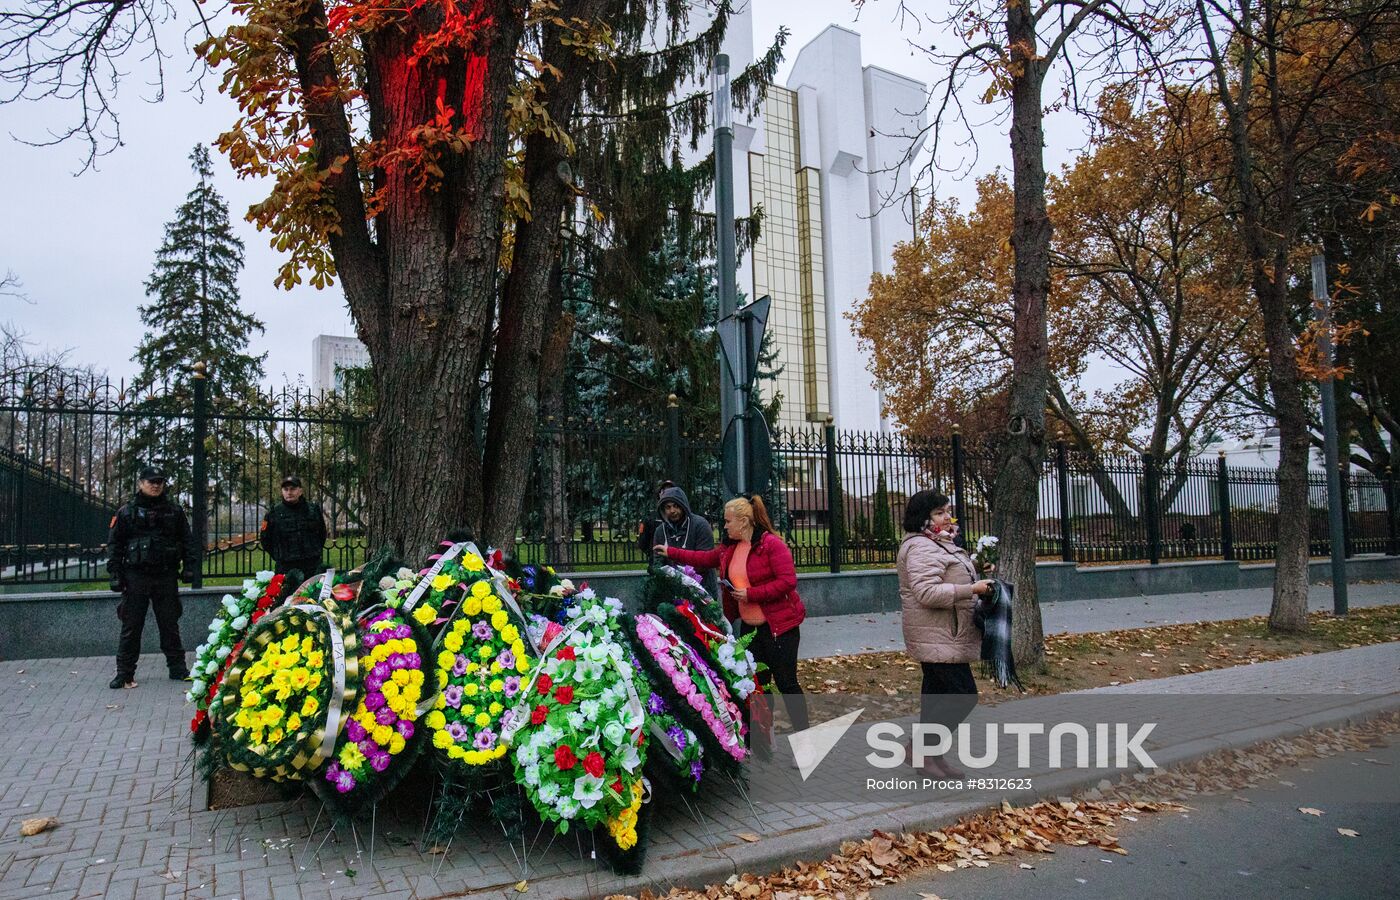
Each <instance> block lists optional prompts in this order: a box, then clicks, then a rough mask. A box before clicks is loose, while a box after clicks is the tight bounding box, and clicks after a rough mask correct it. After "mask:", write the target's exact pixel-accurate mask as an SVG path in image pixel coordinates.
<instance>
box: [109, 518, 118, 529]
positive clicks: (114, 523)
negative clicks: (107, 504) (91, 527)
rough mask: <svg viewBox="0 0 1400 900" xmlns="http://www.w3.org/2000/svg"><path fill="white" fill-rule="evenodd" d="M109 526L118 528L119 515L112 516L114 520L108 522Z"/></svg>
mask: <svg viewBox="0 0 1400 900" xmlns="http://www.w3.org/2000/svg"><path fill="white" fill-rule="evenodd" d="M107 527H108V528H116V527H117V517H116V516H112V521H110V522H108V523H107Z"/></svg>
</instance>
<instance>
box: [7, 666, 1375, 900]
mask: <svg viewBox="0 0 1400 900" xmlns="http://www.w3.org/2000/svg"><path fill="white" fill-rule="evenodd" d="M160 662H161V661H160V659H159V658H156V657H151V658H146V659H143V660H142V667H141V673H142V674H143V676H144V677H143V678H142V679H141V685H140V687H139V688H137V689H135V690H129V691H112V690H108V689H107V687H106V682H107V680H108V678H110V676H111V660H109V659H107V658H83V659H50V660H14V661H6V662H0V685H4V687H5V688H7V689H8V690H9V696H10V697H11V702H10V704H9V708H10V714H9V722H8V727H7V728H5V729H4V730H3V732H0V828H3V832H0V898H19V897H74V898H77V897H114V898H115V897H122V898H127V897H132V898H163V897H190V898H215V897H217V898H232V897H241V898H263V897H275V898H277V900H282V898H307V900H316V898H340V897H370V896H372V897H378V898H430V897H438V896H444V895H454V894H460V893H466V892H482V893H494V894H504V895H508V896H517V895H515V893H514V891H513V889H512V887H511V886H512V885H513V884H514V883H515V882H516V881H517V880H518V879H520V878H522V877H526V876H528V878H529V879H530V883H531V887H530V893H529V896H534V897H552V896H579V895H581V894H584V893H599V894H601V893H604V892H606V891H607V890H608V889H609V888H610V887H612V886H615V885H616V884H618V882H616V881H615V880H613V879H612V878H611V877H609V876H607V875H606V874H604V873H603V871H602V870H601V868H600V867H599V864H598V863H597V862H595V861H594V860H593V859H592V858H591V853H592V847H591V846H590V845H587V844H586V843H585V840H586V838H581V837H579V836H578V835H575V834H570V835H568V836H562V837H558V838H554V839H552V840H551V839H550V837H549V835H548V834H544V835H540V836H537V835H534V834H531V835H528V836H527V838H526V840H527V841H531V840H533V841H536V843H535V844H534V845H533V852H531V853H529V860H528V870H526V869H525V868H524V867H523V866H522V863H521V860H520V859H519V855H520V853H521V852H522V848H521V847H520V846H519V844H518V843H517V844H515V845H512V844H510V843H508V842H507V841H506V840H505V839H504V838H503V836H502V835H501V833H500V831H499V830H498V828H497V827H496V826H495V825H494V824H491V823H489V822H466V823H463V825H462V827H461V828H460V829H459V831H458V833H457V835H456V837H455V839H454V841H453V844H452V846H451V847H450V848H449V849H448V852H447V853H445V854H433V853H431V852H427V849H428V848H423V847H422V846H420V844H419V838H420V835H421V831H422V825H423V818H422V817H423V814H424V810H425V808H426V797H423V796H416V797H411V798H408V800H407V801H405V802H402V803H399V804H396V806H397V807H399V808H397V809H393V810H390V809H387V808H385V809H381V810H380V811H379V812H378V814H377V819H376V822H375V825H376V827H375V829H374V842H375V847H374V858H373V864H371V861H370V851H369V846H368V841H369V838H370V835H369V829H368V828H367V827H365V826H363V825H361V827H360V828H358V829H356V830H355V831H354V832H353V833H352V832H351V831H350V830H349V829H342V830H341V831H339V832H336V833H331V832H329V831H328V830H327V828H326V821H327V820H326V819H325V818H324V817H320V818H319V822H318V812H319V806H318V804H317V803H316V802H315V801H314V800H312V799H310V798H308V797H303V798H301V799H297V800H293V801H290V802H287V803H269V804H261V805H256V806H246V807H240V808H236V809H232V810H227V811H222V812H218V811H205V810H203V809H202V808H201V807H202V804H201V802H200V799H199V797H198V796H196V794H195V791H194V789H193V787H192V785H193V784H194V781H193V778H192V776H191V774H190V771H189V768H188V766H189V745H188V741H187V739H186V737H185V732H186V727H187V721H188V717H189V713H190V711H189V709H188V708H187V707H186V706H185V705H184V703H183V700H182V697H181V693H182V687H181V685H179V684H176V683H173V682H170V681H168V680H166V679H165V678H164V677H163V676H164V671H163V666H161V665H160ZM1283 692H1286V693H1287V696H1280V694H1281V693H1283ZM1086 693H1093V694H1096V695H1102V696H1098V697H1096V698H1093V699H1094V702H1095V703H1100V704H1107V705H1109V706H1110V707H1111V705H1112V704H1115V703H1117V704H1129V706H1130V707H1137V708H1139V711H1140V705H1141V704H1143V703H1155V704H1159V705H1162V704H1170V703H1172V702H1176V703H1177V708H1176V710H1175V711H1174V712H1170V713H1167V712H1164V713H1163V714H1164V715H1166V716H1170V718H1171V721H1170V727H1169V728H1164V729H1162V731H1161V732H1159V735H1158V740H1156V741H1154V742H1152V743H1151V744H1150V746H1151V747H1153V749H1154V752H1155V751H1157V750H1170V749H1172V748H1181V747H1191V746H1197V745H1199V744H1200V743H1201V742H1202V741H1204V742H1207V743H1209V742H1212V741H1214V742H1218V743H1220V744H1221V745H1225V744H1228V743H1229V740H1230V739H1229V736H1230V735H1238V734H1241V733H1247V732H1248V730H1249V729H1267V728H1270V727H1277V726H1279V725H1281V724H1282V725H1284V726H1289V725H1290V723H1292V724H1295V725H1296V729H1295V730H1301V728H1302V727H1303V726H1304V725H1305V724H1307V723H1309V722H1310V721H1312V720H1313V719H1315V718H1316V717H1317V716H1318V715H1320V714H1325V713H1327V712H1328V710H1331V709H1336V708H1341V707H1346V706H1347V705H1348V704H1354V703H1356V702H1357V701H1358V700H1359V699H1369V700H1372V701H1375V700H1379V701H1380V702H1382V703H1383V704H1386V705H1390V706H1396V707H1400V644H1384V645H1376V646H1371V647H1363V648H1358V649H1354V650H1347V651H1341V652H1336V653H1327V654H1319V655H1316V656H1308V657H1298V658H1294V659H1289V660H1281V661H1278V662H1271V663H1261V664H1257V665H1253V666H1243V667H1237V668H1232V669H1224V670H1218V671H1212V672H1202V673H1197V674H1192V675H1184V676H1177V677H1174V678H1164V679H1158V680H1154V681H1149V682H1139V683H1136V684H1131V685H1124V686H1120V687H1117V688H1105V689H1100V690H1097V691H1094V692H1086ZM1144 694H1152V695H1160V696H1159V697H1154V698H1145V697H1143V695H1144ZM1263 694H1269V695H1273V696H1269V697H1261V696H1260V695H1263ZM1172 698H1176V700H1175V701H1173V699H1172ZM1083 699H1084V698H1083V695H1061V696H1060V697H1045V698H1030V699H1026V700H1020V701H1014V702H1010V703H1004V704H1001V705H999V706H997V707H994V708H992V709H991V710H979V712H978V714H977V715H979V716H983V715H987V716H991V717H995V718H1005V717H1007V716H1020V717H1027V716H1030V717H1045V716H1053V715H1054V714H1055V712H1054V711H1055V709H1057V708H1061V709H1063V708H1068V707H1067V706H1066V707H1056V706H1055V704H1071V705H1072V704H1074V703H1082V702H1083ZM814 701H816V702H815V704H814V721H821V718H820V707H821V703H822V701H821V700H818V699H817V698H814ZM1162 708H1163V709H1164V710H1165V709H1166V708H1167V707H1166V706H1163V707H1162ZM842 746H845V743H844V742H843V745H842ZM837 752H838V753H840V752H841V751H839V750H838V751H837ZM833 758H835V757H833ZM773 771H774V769H773V768H772V767H770V768H768V769H766V770H765V773H766V774H765V775H764V778H765V779H767V778H769V777H770V775H771V773H772V772H773ZM991 771H992V772H993V773H994V772H995V771H996V770H991ZM793 777H794V778H795V775H794V776H793ZM793 784H794V788H793V789H792V790H791V791H790V792H787V793H785V792H784V791H783V790H779V791H777V792H774V791H763V790H759V789H757V787H756V786H751V790H750V792H749V793H748V794H747V795H741V794H740V792H739V791H738V789H737V788H736V787H735V786H734V785H732V784H728V783H721V782H719V781H716V782H715V783H713V784H711V785H710V786H709V787H707V788H706V790H705V791H704V792H703V794H702V796H701V797H700V798H699V802H698V803H697V804H696V810H697V811H696V812H695V813H694V814H693V813H692V811H691V810H688V809H686V808H685V807H683V806H680V805H675V806H673V807H671V808H666V809H662V810H661V811H660V812H659V813H658V815H657V817H656V820H655V821H654V822H653V826H652V834H651V839H652V843H651V849H650V852H649V856H648V863H647V870H646V873H645V874H647V875H648V876H650V877H653V878H656V879H659V880H666V879H671V878H675V877H678V876H679V877H684V875H685V873H687V872H701V871H704V872H711V871H716V870H718V871H723V870H724V869H725V867H726V866H727V867H730V868H729V870H730V871H732V869H733V867H734V866H736V865H738V866H740V867H742V865H743V862H742V860H743V851H746V850H749V849H751V848H752V847H755V846H765V845H768V842H770V841H776V842H778V843H780V844H781V842H782V841H783V840H787V843H786V844H782V846H791V847H795V848H797V851H798V852H800V851H801V849H802V847H803V843H802V842H803V840H804V835H813V836H815V835H819V834H822V833H823V831H822V829H823V828H825V827H827V826H830V825H831V824H833V823H847V824H849V825H851V826H852V827H853V828H857V829H860V828H864V829H868V828H869V827H871V823H881V822H886V821H893V820H894V819H895V818H898V817H903V818H902V819H901V821H912V819H911V817H917V816H927V815H929V814H931V812H936V811H937V809H938V805H937V804H930V803H927V802H925V803H922V804H919V805H911V804H910V802H909V801H908V800H907V799H905V800H890V801H871V802H866V803H851V802H830V801H827V802H818V801H816V800H808V801H801V800H795V799H789V798H791V797H795V796H796V795H797V793H798V790H797V788H796V786H797V782H795V781H794V782H793ZM385 806H386V807H387V804H386V805H385ZM45 815H51V816H56V817H58V819H59V820H60V823H61V824H60V825H59V827H58V828H57V829H55V830H53V831H50V832H46V833H44V834H42V835H38V836H35V837H31V838H21V837H20V836H19V821H20V820H21V819H24V818H31V817H35V816H45ZM881 827H889V826H888V825H882V826H881ZM740 832H752V833H754V834H757V835H761V836H762V838H763V841H764V844H763V845H751V844H747V843H746V842H742V841H740V840H738V838H737V835H738V834H739V833H740ZM813 840H816V838H815V837H814V838H813ZM821 846H822V845H821V844H820V843H817V844H815V845H813V846H812V848H811V849H812V851H813V852H814V853H815V852H816V851H817V850H818V849H819V848H820V847H821ZM822 852H824V851H822ZM736 860H740V862H738V863H736V862H735V861H736ZM352 873H353V874H352ZM707 877H708V876H707Z"/></svg>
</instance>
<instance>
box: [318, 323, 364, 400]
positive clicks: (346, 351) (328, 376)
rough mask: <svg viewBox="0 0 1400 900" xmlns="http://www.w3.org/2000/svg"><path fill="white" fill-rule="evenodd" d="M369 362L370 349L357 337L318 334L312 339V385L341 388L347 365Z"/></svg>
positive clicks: (358, 366)
mask: <svg viewBox="0 0 1400 900" xmlns="http://www.w3.org/2000/svg"><path fill="white" fill-rule="evenodd" d="M368 366H369V351H368V350H366V349H365V345H364V344H362V343H360V340H359V338H353V337H342V336H340V335H335V334H320V335H317V336H316V338H315V339H314V340H313V341H312V342H311V389H312V390H313V391H317V392H321V393H324V392H327V391H344V390H345V376H344V374H343V373H344V372H345V370H346V369H363V368H367V367H368Z"/></svg>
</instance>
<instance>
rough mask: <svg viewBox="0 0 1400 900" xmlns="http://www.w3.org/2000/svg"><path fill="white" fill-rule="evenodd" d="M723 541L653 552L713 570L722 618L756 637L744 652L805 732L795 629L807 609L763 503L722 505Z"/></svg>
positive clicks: (755, 500)
mask: <svg viewBox="0 0 1400 900" xmlns="http://www.w3.org/2000/svg"><path fill="white" fill-rule="evenodd" d="M724 534H725V536H724V539H723V540H722V541H721V542H720V545H719V546H718V547H716V548H715V549H713V550H683V549H681V548H679V547H666V546H660V545H658V546H657V547H656V548H655V549H656V552H657V553H659V554H664V555H665V556H667V557H668V558H670V559H673V560H675V561H676V562H678V563H681V564H682V565H687V566H694V567H695V568H696V569H718V570H719V577H720V579H721V582H720V583H721V588H720V592H721V594H722V596H723V600H724V614H725V615H726V616H728V617H729V618H731V619H736V618H737V619H739V620H740V626H739V629H740V633H741V634H744V633H747V632H750V631H757V632H758V634H757V635H755V636H754V639H753V643H751V644H750V645H749V649H750V650H751V651H752V652H753V655H754V659H756V660H757V661H758V662H761V663H763V664H765V665H766V666H768V671H769V673H770V674H771V675H772V676H773V682H774V683H775V684H776V685H777V687H778V690H779V692H781V693H782V694H783V697H784V701H783V705H784V706H785V707H787V711H788V718H789V719H791V720H792V728H793V730H794V731H802V730H804V729H805V728H806V727H807V702H806V698H805V697H803V696H802V685H801V684H800V683H799V682H798V680H797V648H798V642H799V641H800V640H801V630H800V628H799V626H800V625H801V624H802V620H803V619H805V618H807V608H806V607H805V606H803V605H802V598H801V597H799V596H798V595H797V567H796V566H795V565H793V562H792V551H791V550H789V549H788V545H787V544H786V543H785V542H784V541H783V539H782V538H781V537H780V536H779V535H778V533H777V531H776V530H774V528H773V520H772V519H770V518H769V517H768V509H767V507H765V506H764V505H763V498H761V497H759V496H758V495H757V494H755V495H753V497H752V498H745V497H736V498H734V499H733V500H730V501H729V502H728V503H726V504H724Z"/></svg>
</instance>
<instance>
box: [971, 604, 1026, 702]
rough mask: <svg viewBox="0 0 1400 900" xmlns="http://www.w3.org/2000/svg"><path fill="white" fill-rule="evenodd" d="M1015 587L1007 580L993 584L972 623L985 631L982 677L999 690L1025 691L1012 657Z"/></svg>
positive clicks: (974, 613) (983, 634)
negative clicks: (1012, 612)
mask: <svg viewBox="0 0 1400 900" xmlns="http://www.w3.org/2000/svg"><path fill="white" fill-rule="evenodd" d="M1014 596H1015V594H1014V588H1013V587H1012V586H1011V585H1009V584H1007V583H1006V582H1004V581H993V582H992V592H991V594H989V595H987V596H986V597H983V598H982V600H981V602H980V603H978V604H977V609H976V611H974V612H973V615H972V621H973V622H974V623H975V624H976V625H977V627H978V628H980V629H982V674H983V676H984V677H987V678H990V679H992V680H993V681H995V682H996V686H997V687H999V688H1005V687H1006V686H1007V685H1008V684H1014V685H1016V688H1017V690H1020V691H1025V687H1024V686H1023V685H1022V684H1021V679H1020V678H1018V677H1016V660H1015V658H1014V657H1013V656H1012V654H1011V603H1012V599H1013V597H1014Z"/></svg>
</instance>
